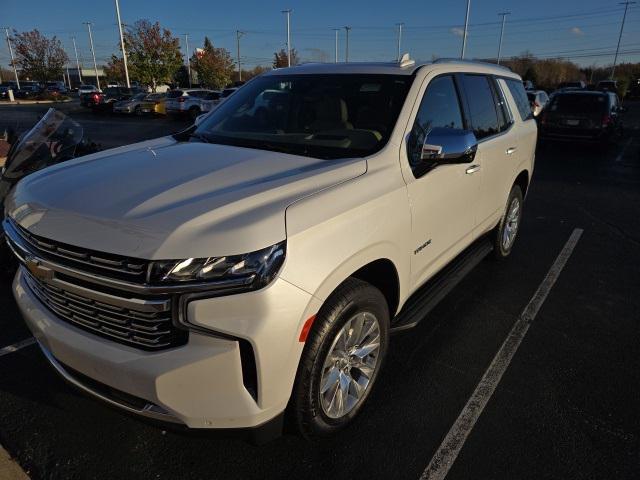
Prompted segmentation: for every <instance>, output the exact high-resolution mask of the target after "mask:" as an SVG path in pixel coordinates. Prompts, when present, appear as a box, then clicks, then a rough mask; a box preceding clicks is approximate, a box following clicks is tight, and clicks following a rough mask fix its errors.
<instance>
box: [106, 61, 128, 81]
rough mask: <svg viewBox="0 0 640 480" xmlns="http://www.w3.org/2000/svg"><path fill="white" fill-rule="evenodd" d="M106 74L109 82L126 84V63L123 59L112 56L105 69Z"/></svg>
mask: <svg viewBox="0 0 640 480" xmlns="http://www.w3.org/2000/svg"><path fill="white" fill-rule="evenodd" d="M104 74H105V76H106V77H107V80H108V81H112V82H116V83H120V82H124V81H125V75H124V61H123V60H122V57H117V56H115V55H111V58H110V59H109V61H108V62H107V65H106V66H105V67H104Z"/></svg>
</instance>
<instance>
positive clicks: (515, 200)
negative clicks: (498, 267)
mask: <svg viewBox="0 0 640 480" xmlns="http://www.w3.org/2000/svg"><path fill="white" fill-rule="evenodd" d="M523 204H524V198H523V195H522V190H521V189H520V187H519V186H518V185H514V186H513V187H512V188H511V192H510V193H509V199H508V200H507V207H506V209H505V212H504V214H503V215H502V219H501V220H500V223H499V224H498V226H497V227H496V228H495V230H494V232H493V254H494V257H495V258H497V259H503V258H506V257H508V256H509V255H510V254H511V249H512V248H513V245H514V243H515V241H516V236H517V235H518V231H519V230H520V224H521V223H522V207H523Z"/></svg>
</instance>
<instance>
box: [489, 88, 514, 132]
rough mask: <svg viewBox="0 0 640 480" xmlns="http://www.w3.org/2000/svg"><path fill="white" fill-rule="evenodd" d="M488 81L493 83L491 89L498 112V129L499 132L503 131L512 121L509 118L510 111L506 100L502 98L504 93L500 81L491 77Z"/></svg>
mask: <svg viewBox="0 0 640 480" xmlns="http://www.w3.org/2000/svg"><path fill="white" fill-rule="evenodd" d="M490 82H491V84H492V85H493V89H494V92H495V101H496V106H497V112H498V129H499V130H500V131H501V132H504V131H505V130H507V129H508V128H509V127H510V126H511V124H512V123H513V118H511V112H510V111H509V107H508V106H507V101H506V99H505V98H504V93H503V92H502V88H501V86H500V82H498V81H496V80H493V79H492V80H490Z"/></svg>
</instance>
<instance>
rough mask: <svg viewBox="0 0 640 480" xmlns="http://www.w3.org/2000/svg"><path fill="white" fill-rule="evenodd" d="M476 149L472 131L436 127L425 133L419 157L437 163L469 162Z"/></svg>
mask: <svg viewBox="0 0 640 480" xmlns="http://www.w3.org/2000/svg"><path fill="white" fill-rule="evenodd" d="M477 150H478V140H477V139H476V136H475V135H474V134H473V132H472V131H470V130H458V129H454V128H444V127H436V128H432V129H431V131H430V132H429V133H428V134H427V135H426V137H425V139H424V144H423V145H422V152H421V155H420V159H421V160H422V161H427V162H434V163H435V164H437V165H446V164H457V163H471V162H472V161H473V159H474V157H475V155H476V151H477Z"/></svg>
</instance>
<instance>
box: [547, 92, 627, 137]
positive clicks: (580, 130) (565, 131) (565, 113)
mask: <svg viewBox="0 0 640 480" xmlns="http://www.w3.org/2000/svg"><path fill="white" fill-rule="evenodd" d="M623 111H624V109H623V108H622V107H621V106H620V103H619V101H618V96H617V95H616V94H615V93H611V92H593V91H579V90H574V91H565V92H559V93H555V94H554V95H552V97H551V100H550V101H549V103H548V105H547V107H546V108H545V110H544V111H543V113H542V115H541V117H540V131H539V133H540V137H542V138H544V139H548V140H573V141H575V140H578V141H590V142H600V143H602V144H608V143H609V142H610V141H611V140H612V139H613V138H615V137H616V136H619V135H620V134H621V133H622V121H621V119H620V113H622V112H623Z"/></svg>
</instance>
